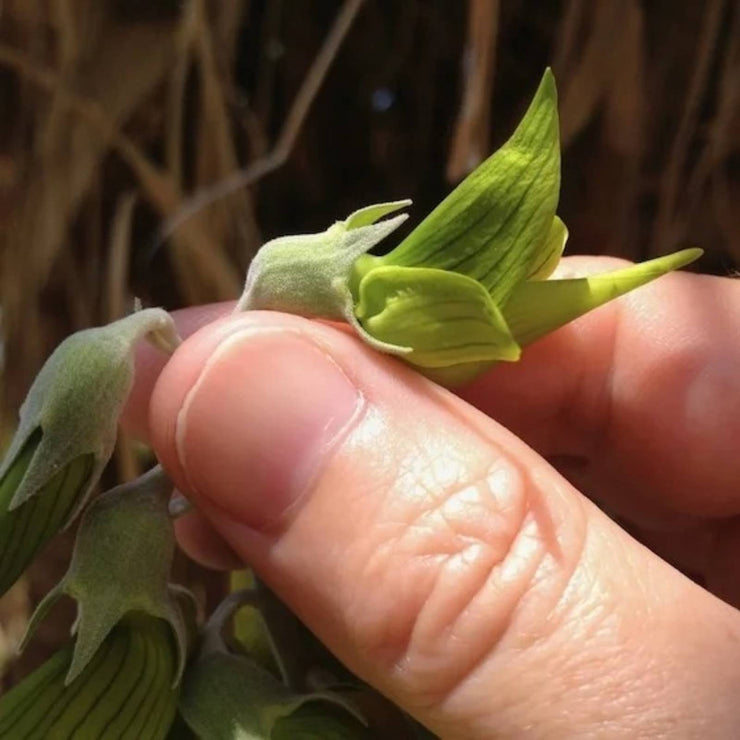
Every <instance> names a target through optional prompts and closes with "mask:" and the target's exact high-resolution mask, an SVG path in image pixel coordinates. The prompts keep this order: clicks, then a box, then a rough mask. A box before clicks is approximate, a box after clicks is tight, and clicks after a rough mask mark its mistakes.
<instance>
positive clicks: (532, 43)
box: [0, 0, 740, 672]
mask: <svg viewBox="0 0 740 740" xmlns="http://www.w3.org/2000/svg"><path fill="white" fill-rule="evenodd" d="M359 4H361V3H360V2H359V0H358V5H359ZM341 6H342V3H341V2H340V0H292V1H291V2H286V1H284V0H231V1H230V2H219V1H218V0H4V2H2V4H1V5H0V110H2V116H0V309H1V311H2V314H1V316H2V320H1V324H0V336H1V339H0V341H1V342H2V345H1V346H2V349H1V350H0V352H2V354H3V355H4V362H2V367H1V370H0V371H1V372H2V407H1V408H2V414H3V418H4V425H3V427H2V428H4V429H5V430H6V431H7V430H8V429H9V427H10V425H11V424H12V423H13V419H14V418H15V413H16V410H17V406H18V403H19V402H20V400H22V398H23V395H24V394H25V391H26V389H27V387H28V384H29V383H30V381H31V379H32V377H33V374H34V373H35V372H36V370H37V369H38V368H39V366H40V364H41V363H42V362H43V359H44V358H45V357H46V356H47V354H48V353H49V352H50V350H51V349H52V348H53V346H54V345H55V344H56V343H57V342H58V341H59V340H60V339H61V338H62V337H63V336H65V335H66V334H68V333H69V332H71V331H73V330H76V329H79V328H82V327H85V326H89V325H93V324H99V323H102V322H106V321H109V320H111V319H114V318H116V317H119V316H121V315H123V314H125V313H127V312H128V311H129V310H130V308H131V306H132V301H133V297H134V296H139V297H140V298H141V299H142V300H143V302H144V304H145V305H164V306H165V307H167V308H177V307H179V306H182V305H186V304H192V303H199V302H205V301H216V300H223V299H228V298H233V297H235V296H236V295H237V293H238V290H239V288H240V284H241V281H242V279H243V275H244V272H245V269H246V266H247V265H248V263H249V260H250V258H251V256H252V255H253V254H254V252H255V250H256V249H257V247H258V246H259V245H260V243H261V242H262V241H263V240H266V239H268V238H271V237H273V236H276V235H279V234H282V233H289V232H291V231H304V230H313V229H323V228H325V227H326V226H327V225H328V224H329V223H331V222H332V221H333V220H335V219H336V218H341V217H344V216H345V215H346V214H348V213H349V212H350V211H352V210H353V209H355V208H357V207H359V206H361V205H364V204H367V203H371V202H376V201H379V200H390V199H394V198H401V197H411V198H413V199H414V201H415V205H414V208H413V211H412V221H413V220H414V219H413V217H414V216H416V217H417V218H419V217H420V216H422V215H423V214H424V213H426V212H427V211H428V210H429V209H430V208H431V207H432V206H434V205H435V204H436V203H437V202H438V201H439V200H440V199H441V198H442V197H443V195H444V194H445V193H446V192H447V191H448V190H449V189H450V187H451V184H452V183H454V182H457V181H458V180H459V179H461V178H462V177H463V176H464V175H465V174H466V173H467V172H468V171H469V170H470V169H472V168H473V167H474V166H475V165H476V164H477V163H478V162H479V161H481V159H483V158H484V157H485V156H486V155H487V154H488V153H489V152H490V151H491V150H492V149H493V148H495V147H496V146H497V145H499V144H500V143H501V142H502V141H503V140H504V139H505V138H506V136H507V135H508V133H509V132H510V131H511V129H512V126H513V125H514V123H515V121H516V120H517V117H518V116H519V115H520V114H521V112H522V110H523V107H524V106H525V105H526V103H527V101H528V98H529V96H530V95H531V93H532V91H533V90H534V88H535V86H536V84H537V81H538V80H539V77H540V75H541V74H542V70H543V68H544V67H545V65H547V64H551V65H552V66H553V67H554V69H555V73H556V76H557V79H558V84H559V89H560V99H561V104H560V110H561V119H562V139H563V146H564V167H563V191H562V199H561V208H560V212H561V215H562V216H563V218H564V220H565V221H566V223H567V224H568V226H569V227H570V232H571V241H570V245H569V250H568V251H569V252H571V253H573V252H587V253H596V254H602V253H603V254H614V255H621V256H625V257H628V258H632V259H638V258H639V259H641V258H645V257H648V256H652V255H657V254H661V253H664V252H667V251H671V250H673V249H676V248H679V247H683V246H688V245H696V244H698V245H700V246H702V247H704V249H705V250H706V252H707V254H706V256H705V258H704V260H703V262H702V264H701V265H700V268H701V269H703V270H705V271H713V272H718V273H720V274H727V273H728V272H730V271H731V270H732V269H733V268H735V267H737V266H738V265H740V219H738V214H740V167H739V166H738V165H739V164H740V8H739V7H738V5H737V4H736V2H733V1H732V0H684V1H683V2H675V0H651V2H646V1H644V0H643V2H640V1H639V0H599V2H586V1H585V0H560V1H555V0H553V1H552V2H535V1H534V0H508V1H507V2H503V1H501V0H467V2H462V1H460V2H449V0H447V1H446V0H403V1H401V2H398V1H397V0H366V2H364V4H363V7H362V8H361V10H360V15H359V16H358V18H357V21H356V22H355V23H354V24H353V25H352V28H351V29H350V31H349V33H348V36H347V38H346V39H345V41H344V43H343V45H342V46H341V48H340V49H339V51H338V52H337V54H336V56H335V58H334V59H333V61H332V64H331V65H330V67H329V71H328V75H327V77H326V80H325V81H324V82H323V84H322V85H321V87H320V89H319V90H318V93H317V95H316V96H315V99H314V100H313V101H312V102H313V105H312V108H311V110H310V111H309V112H308V116H307V118H306V120H305V122H303V124H302V125H301V126H299V127H297V128H296V129H295V132H296V133H298V136H297V139H296V141H295V145H294V146H292V147H289V148H290V151H289V152H288V149H285V150H283V151H282V152H281V156H280V157H278V160H279V161H278V160H275V161H273V164H281V163H282V166H281V167H279V168H277V169H276V171H274V172H272V173H271V174H269V175H267V176H265V177H262V178H260V179H259V180H258V181H257V182H255V183H254V184H253V185H252V186H251V187H250V188H249V189H245V188H244V189H240V190H238V191H236V192H233V193H232V194H230V195H228V196H227V197H224V198H221V199H219V200H217V201H216V202H214V203H213V204H211V205H210V206H208V207H206V208H204V209H202V210H201V211H199V212H198V213H196V214H195V215H193V216H192V217H191V218H189V219H188V220H186V221H184V222H183V223H182V224H181V225H180V226H179V227H178V228H177V229H176V230H175V231H174V233H173V234H172V235H171V237H170V238H169V239H167V240H166V241H165V242H164V243H163V244H158V243H157V239H156V235H157V232H158V229H159V227H160V225H161V224H162V223H163V222H165V221H166V220H167V219H171V218H173V217H177V215H178V214H179V213H181V210H180V209H181V208H182V207H183V204H185V203H186V202H187V199H188V196H189V194H192V193H195V192H198V191H200V190H201V189H203V188H208V187H213V186H215V185H216V184H218V183H220V182H222V181H223V180H224V178H227V177H228V176H230V175H233V173H235V172H236V171H238V170H239V169H240V168H244V167H245V166H246V165H247V164H249V163H250V162H254V161H265V160H263V159H261V158H263V157H265V155H266V154H268V152H270V150H271V148H272V146H273V142H275V141H276V139H277V138H278V136H279V134H280V131H281V127H282V126H283V123H284V121H285V119H286V116H289V113H290V109H291V104H292V101H293V100H294V98H295V96H296V94H297V93H298V91H299V89H300V87H301V84H302V82H303V80H304V76H305V74H306V71H307V70H308V68H309V67H310V65H311V64H312V62H314V60H315V59H316V55H317V53H318V52H319V49H320V48H321V46H322V43H324V42H325V40H326V38H327V33H328V30H329V28H330V27H331V25H332V22H333V20H334V18H335V17H336V14H337V13H338V11H339V10H340V7H341ZM294 112H295V111H294ZM286 154H287V155H288V156H287V157H283V156H282V155H286ZM283 159H285V161H284V163H283ZM0 441H1V440H0ZM140 465H141V453H139V452H137V449H136V448H135V447H134V446H133V445H132V444H131V443H130V442H126V443H124V444H122V445H121V448H120V450H119V452H118V455H117V468H116V470H115V471H114V472H113V473H112V474H111V478H114V477H124V478H125V477H130V476H132V475H134V474H135V472H136V470H137V469H138V467H140ZM67 548H68V541H67V542H65V541H62V542H61V543H57V544H55V545H54V548H53V550H54V551H53V552H51V553H50V554H48V555H47V556H46V557H45V558H44V559H42V561H41V563H40V564H39V565H38V566H35V568H34V569H33V571H32V573H31V578H30V581H27V582H25V583H24V584H22V585H21V586H20V587H19V588H18V589H16V591H14V592H13V593H12V594H10V595H8V597H6V599H4V600H2V601H0V623H1V624H2V626H3V628H4V630H5V631H4V632H0V653H2V652H3V647H2V642H3V640H4V639H10V638H11V637H12V634H14V633H15V632H17V630H18V629H20V627H22V624H23V621H24V619H23V615H24V614H25V613H26V611H27V609H28V601H29V588H30V598H31V599H32V600H33V599H35V598H36V597H37V596H38V595H39V593H43V592H44V591H45V590H46V589H47V588H48V587H49V585H50V583H51V582H52V581H53V579H54V577H55V576H56V574H58V572H59V569H60V568H63V565H64V560H65V557H66V552H67ZM182 567H183V568H185V567H186V566H182ZM184 577H185V578H186V579H188V580H191V581H192V580H195V581H198V579H200V583H201V586H200V587H201V589H205V588H207V587H209V586H208V585H207V584H208V583H210V581H208V579H205V578H203V577H202V575H199V574H198V573H197V572H195V571H192V570H189V571H187V573H186V574H185V575H184ZM19 615H20V616H19ZM60 621H63V620H60ZM19 625H20V627H19ZM45 635H46V636H45ZM58 635H59V629H58V627H57V628H56V630H55V629H54V628H53V626H52V627H51V628H49V632H48V634H46V633H42V635H41V636H40V638H39V644H40V646H41V647H40V648H39V649H40V650H41V651H43V650H44V645H45V640H48V642H49V643H50V644H51V643H53V642H54V641H55V640H57V639H58ZM0 662H2V661H1V658H0ZM0 672H1V669H0Z"/></svg>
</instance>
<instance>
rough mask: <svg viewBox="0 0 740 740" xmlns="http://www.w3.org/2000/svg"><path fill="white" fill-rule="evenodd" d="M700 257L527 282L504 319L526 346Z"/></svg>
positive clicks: (690, 253)
mask: <svg viewBox="0 0 740 740" xmlns="http://www.w3.org/2000/svg"><path fill="white" fill-rule="evenodd" d="M701 255H702V250H701V249H684V250H683V251H680V252H676V253H675V254H669V255H666V256H665V257H658V258H657V259H654V260H650V261H648V262H642V263H640V264H638V265H631V266H630V267H627V268H625V269H623V270H617V271H615V272H610V273H607V274H605V275H593V276H590V277H583V278H574V279H570V280H545V281H535V282H527V283H524V284H522V285H520V286H519V288H518V289H517V290H516V292H515V293H514V294H513V295H512V296H511V298H510V299H509V301H508V303H506V305H505V306H504V308H503V315H504V317H505V319H506V323H507V324H508V325H509V328H510V329H511V333H512V334H513V335H514V338H515V339H516V341H517V342H518V343H519V344H520V345H521V346H525V345H527V344H531V343H532V342H534V341H535V340H536V339H539V338H540V337H542V336H544V335H545V334H549V333H550V332H551V331H554V330H555V329H558V328H559V327H561V326H563V325H565V324H567V323H568V322H569V321H573V320H574V319H577V318H578V317H579V316H582V315H583V314H585V313H588V312H589V311H591V310H593V309H594V308H598V307H599V306H601V305H603V304H604V303H607V302H608V301H611V300H613V299H614V298H618V297H619V296H621V295H624V294H625V293H628V292H629V291H631V290H634V289H635V288H639V287H640V286H641V285H645V283H649V282H650V281H651V280H655V279H656V278H658V277H660V276H661V275H665V274H666V273H668V272H671V271H672V270H677V269H679V268H680V267H684V266H685V265H688V264H689V263H690V262H693V261H694V260H696V259H698V258H699V257H700V256H701Z"/></svg>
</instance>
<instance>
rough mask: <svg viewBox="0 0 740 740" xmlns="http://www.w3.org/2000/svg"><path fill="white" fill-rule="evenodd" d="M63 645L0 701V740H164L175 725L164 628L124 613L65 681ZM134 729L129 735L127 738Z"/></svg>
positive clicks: (67, 657) (173, 667) (173, 665)
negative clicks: (74, 674) (82, 667)
mask: <svg viewBox="0 0 740 740" xmlns="http://www.w3.org/2000/svg"><path fill="white" fill-rule="evenodd" d="M71 659H72V646H71V645H67V646H65V647H64V648H62V649H61V650H60V651H59V652H57V653H56V654H55V655H53V656H52V657H51V658H50V659H49V660H48V661H47V662H46V663H45V664H43V665H42V666H41V667H40V668H38V669H37V670H36V671H34V672H33V673H32V674H30V675H29V676H28V677H27V678H25V679H24V680H23V681H21V682H20V683H19V684H17V685H16V686H14V687H13V688H12V689H11V690H10V691H8V692H7V693H6V694H4V695H3V696H2V697H0V740H17V739H18V738H26V739H27V740H45V739H46V738H55V739H56V740H67V739H68V738H69V739H71V738H108V737H111V738H113V737H116V738H131V740H133V738H136V740H163V738H165V737H166V736H167V733H168V730H169V727H170V725H171V724H172V721H173V719H174V714H175V708H176V704H177V697H178V691H177V690H174V689H173V688H172V684H173V677H174V675H175V673H176V671H177V657H176V653H175V650H174V645H173V642H172V637H171V634H170V629H169V627H168V626H167V625H166V624H165V623H164V622H162V621H161V620H159V619H152V618H150V617H144V616H142V615H139V614H135V613H132V614H129V615H127V616H126V617H125V618H124V619H123V620H121V622H120V623H118V624H117V625H116V626H115V627H114V628H113V629H112V630H111V632H110V634H109V635H108V637H107V638H106V640H105V642H104V643H103V644H102V645H101V646H100V648H99V649H98V651H97V652H96V653H95V655H94V656H93V658H92V660H90V662H89V663H88V664H87V666H86V667H85V670H84V671H82V673H80V674H79V675H78V676H77V677H76V678H75V679H74V680H73V681H72V682H67V681H66V680H65V677H66V675H67V672H68V668H69V664H70V661H71ZM132 730H134V732H132Z"/></svg>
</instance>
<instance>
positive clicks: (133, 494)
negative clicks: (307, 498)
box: [20, 466, 195, 683]
mask: <svg viewBox="0 0 740 740" xmlns="http://www.w3.org/2000/svg"><path fill="white" fill-rule="evenodd" d="M171 492H172V483H171V481H170V480H169V478H168V477H167V476H166V474H165V473H164V471H163V470H162V468H161V467H160V466H156V467H155V468H152V470H150V471H149V472H148V473H145V474H144V475H143V476H141V477H140V478H137V479H136V480H133V481H130V482H128V483H124V484H122V485H120V486H116V487H115V488H112V489H111V490H110V491H106V492H105V493H103V494H101V495H100V496H98V497H97V498H96V499H95V500H94V501H93V503H92V504H90V506H89V507H88V508H87V509H86V510H85V513H84V514H83V516H82V519H81V521H80V526H79V529H78V530H77V537H76V539H75V546H74V551H73V552H72V559H71V562H70V564H69V568H68V570H67V572H66V573H65V575H64V576H63V578H62V580H61V581H60V582H59V583H58V584H57V585H56V586H55V587H54V588H53V589H52V590H51V591H49V593H48V594H46V596H45V597H44V598H43V599H42V600H41V602H40V603H39V605H38V606H37V607H36V610H35V612H34V613H33V616H32V617H31V620H30V621H29V624H28V628H27V630H26V634H25V636H24V637H23V640H22V642H21V646H20V647H21V649H22V648H23V647H24V646H25V645H26V643H27V642H28V640H29V639H30V637H31V635H32V634H33V632H34V631H35V629H36V627H37V626H38V624H39V623H40V622H41V620H43V619H44V618H45V617H46V615H47V614H48V612H49V610H50V609H51V608H52V607H53V606H54V604H55V603H56V602H57V601H58V600H59V598H60V597H61V596H65V595H66V596H70V597H72V598H73V599H74V600H75V602H76V606H77V618H76V620H75V623H74V626H73V633H74V635H75V637H76V640H75V645H74V651H73V654H72V657H71V660H70V661H69V666H68V673H67V679H66V680H67V682H68V683H69V682H71V681H74V680H75V679H76V678H77V676H79V675H80V674H81V673H83V672H84V671H85V670H86V669H87V666H88V664H89V663H90V661H91V660H93V657H94V656H95V655H96V654H97V653H98V651H99V650H100V647H101V645H103V643H104V642H105V640H106V639H107V638H108V635H109V634H110V632H111V630H113V629H114V628H115V626H116V625H117V624H119V623H120V621H121V620H122V619H124V618H125V617H126V615H127V614H131V613H134V612H135V613H137V614H141V615H142V616H148V617H152V618H155V619H157V620H161V622H162V624H165V625H167V626H168V628H169V629H170V643H171V646H172V648H173V649H174V650H175V655H176V657H177V662H176V672H175V675H174V677H173V682H174V683H178V682H179V681H180V678H181V677H182V674H183V671H184V669H185V662H186V660H187V654H188V648H189V643H190V642H191V637H192V635H191V634H190V632H191V629H190V628H191V627H192V626H193V625H192V624H191V622H192V619H190V617H191V616H193V615H194V613H195V606H194V599H193V596H192V595H191V594H190V592H189V591H187V590H186V589H184V588H182V587H180V586H176V585H174V584H171V583H169V576H170V571H171V569H172V559H173V557H174V554H175V533H174V529H173V526H172V521H171V519H170V517H169V514H168V510H167V503H168V500H169V498H170V494H171Z"/></svg>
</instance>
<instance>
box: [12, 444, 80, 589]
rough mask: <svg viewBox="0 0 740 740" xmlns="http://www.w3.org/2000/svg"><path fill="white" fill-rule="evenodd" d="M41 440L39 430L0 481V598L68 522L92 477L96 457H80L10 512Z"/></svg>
mask: <svg viewBox="0 0 740 740" xmlns="http://www.w3.org/2000/svg"><path fill="white" fill-rule="evenodd" d="M40 437H41V431H40V430H36V431H35V432H34V433H32V434H31V436H30V437H29V438H28V440H27V442H26V444H25V445H24V446H23V448H22V449H21V450H20V452H19V454H18V455H17V457H16V458H15V460H14V461H13V465H12V466H11V467H9V468H8V470H7V471H6V473H5V475H4V476H3V477H2V480H0V595H2V594H3V593H5V591H7V590H8V589H9V588H10V587H11V586H12V585H13V584H14V583H15V582H16V580H18V578H19V577H20V576H21V574H22V573H23V571H24V570H25V569H26V568H27V567H28V565H29V564H30V563H31V561H32V560H33V559H34V557H35V556H36V554H37V553H38V552H39V551H40V550H41V549H42V548H43V547H44V546H45V545H46V543H47V542H48V541H49V540H50V539H51V538H52V537H53V536H54V535H55V534H56V533H57V531H58V530H59V529H61V528H62V527H63V526H64V525H65V524H66V523H67V521H68V520H69V517H70V516H71V514H72V512H73V511H74V508H75V506H76V504H77V502H78V500H79V498H80V496H81V495H83V493H84V492H85V491H86V490H87V487H88V483H89V479H90V476H91V474H92V470H93V466H94V460H93V456H92V455H91V454H88V455H81V456H80V457H77V458H75V459H74V460H71V461H70V462H68V463H67V465H65V466H64V468H62V469H61V470H59V471H58V472H57V473H56V474H55V475H54V476H53V477H52V478H51V479H50V480H49V481H48V482H47V483H46V484H45V485H44V486H43V487H42V488H41V490H40V491H39V492H38V493H37V494H36V495H35V496H34V497H32V498H30V499H28V500H27V501H25V502H24V503H23V504H21V505H20V506H18V507H16V508H14V509H12V510H9V509H10V502H11V500H12V498H13V495H14V493H15V491H16V490H17V488H18V485H19V483H20V481H21V480H22V479H23V477H24V475H25V474H26V470H27V469H28V466H29V465H30V463H31V460H32V458H33V456H34V454H35V453H36V450H37V447H38V444H39V440H40Z"/></svg>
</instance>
